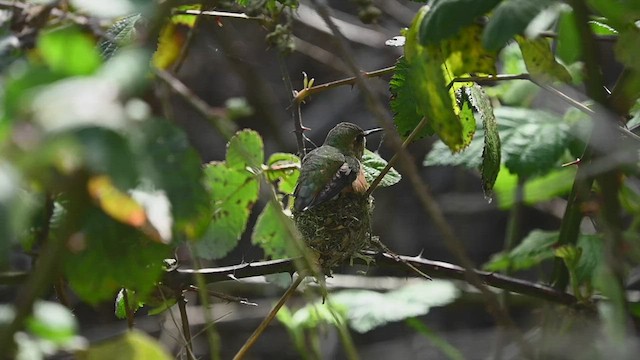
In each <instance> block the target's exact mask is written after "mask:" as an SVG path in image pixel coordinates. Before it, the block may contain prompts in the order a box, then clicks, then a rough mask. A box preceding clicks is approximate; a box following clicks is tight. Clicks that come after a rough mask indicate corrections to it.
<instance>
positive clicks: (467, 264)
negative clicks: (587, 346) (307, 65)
mask: <svg viewBox="0 0 640 360" xmlns="http://www.w3.org/2000/svg"><path fill="white" fill-rule="evenodd" d="M312 2H313V3H314V4H315V5H316V11H317V12H318V14H319V15H320V16H321V17H322V18H323V20H324V21H325V23H326V24H327V26H328V27H329V28H330V29H331V31H332V32H333V34H334V35H335V37H336V38H337V40H338V45H339V49H340V51H341V53H342V55H343V57H344V61H345V63H346V64H347V66H348V67H349V68H350V70H351V72H352V73H353V74H354V75H355V77H356V80H355V81H356V83H357V84H358V86H359V87H360V89H361V91H362V93H363V95H364V96H365V97H366V100H367V102H368V105H369V106H370V108H371V110H372V112H373V114H374V115H375V116H376V118H377V119H378V122H379V123H380V124H381V125H383V127H385V129H386V130H387V135H388V136H390V143H391V145H392V146H393V147H394V150H396V151H397V152H399V153H400V154H401V160H402V161H403V163H404V166H405V167H406V170H407V171H406V173H407V175H408V177H409V180H410V181H411V183H412V185H413V187H414V190H415V193H416V195H417V196H418V198H419V200H420V202H421V204H422V206H423V208H424V210H425V211H426V212H427V214H429V215H430V217H431V219H432V220H433V222H434V224H435V225H436V227H437V229H438V230H439V231H440V233H441V234H442V235H443V237H444V238H445V245H446V246H447V247H448V248H449V251H451V252H452V253H453V254H454V256H456V258H458V260H459V261H460V262H461V263H462V265H463V266H464V268H465V269H466V272H465V274H466V276H467V278H468V281H469V283H471V284H472V285H473V286H474V287H476V288H477V289H478V290H480V292H481V293H482V294H483V296H484V298H485V301H486V305H487V310H489V312H490V313H491V314H492V315H493V316H494V318H495V320H496V321H497V322H498V323H499V324H501V325H503V326H505V327H507V328H510V329H511V330H513V331H514V335H516V341H517V342H518V344H519V345H520V347H521V349H522V352H523V355H525V356H526V357H528V358H532V357H533V351H532V349H531V348H530V345H529V344H528V343H527V342H526V341H525V340H524V338H523V336H522V334H521V333H520V332H519V331H518V329H517V327H516V325H515V323H514V322H513V320H512V319H511V317H510V316H509V314H508V313H507V312H506V311H505V310H504V309H503V308H502V307H501V305H500V303H499V302H498V300H497V298H496V296H495V294H493V293H492V292H491V291H490V290H489V289H488V288H487V287H486V285H485V284H484V283H483V282H482V280H481V279H480V278H479V277H478V275H477V274H476V273H475V272H474V270H473V262H472V261H471V259H470V258H469V256H468V255H467V253H466V250H465V248H464V245H463V244H462V242H460V240H459V239H458V238H457V237H456V235H455V232H454V231H453V228H451V225H449V223H448V222H447V220H446V219H445V217H444V214H443V213H442V210H441V209H440V207H439V205H438V204H437V203H436V201H435V199H434V198H433V196H432V195H431V193H430V192H429V190H428V188H427V186H426V185H425V184H424V183H423V181H422V179H421V177H420V175H419V173H418V169H417V167H416V165H415V163H414V162H413V161H412V160H411V158H410V156H409V155H408V154H407V153H406V151H405V150H404V149H402V145H401V141H400V139H399V136H398V135H397V134H395V133H394V132H393V131H392V126H391V124H390V121H389V120H388V116H387V115H386V112H385V109H384V107H383V106H382V105H381V104H380V101H379V100H378V99H377V97H376V95H375V94H374V93H373V91H372V90H371V89H369V86H368V84H367V83H366V82H365V81H364V78H363V76H362V75H361V73H360V72H359V70H358V67H357V66H356V64H355V61H354V59H353V58H352V54H351V53H350V51H349V50H348V44H347V43H346V39H345V38H344V36H343V35H342V33H341V32H340V30H339V29H338V27H337V26H336V24H335V23H334V22H333V20H332V19H331V16H330V14H329V9H328V7H327V5H326V4H325V3H324V2H320V1H319V0H312Z"/></svg>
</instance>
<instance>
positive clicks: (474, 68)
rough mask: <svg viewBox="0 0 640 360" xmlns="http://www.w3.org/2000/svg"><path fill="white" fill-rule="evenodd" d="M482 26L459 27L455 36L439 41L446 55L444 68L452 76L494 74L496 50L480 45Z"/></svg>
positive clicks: (495, 71)
mask: <svg viewBox="0 0 640 360" xmlns="http://www.w3.org/2000/svg"><path fill="white" fill-rule="evenodd" d="M481 36H482V26H480V25H469V26H467V27H465V28H462V29H460V31H458V33H456V34H455V36H453V37H450V38H447V39H445V40H443V41H442V42H441V43H440V45H439V46H440V49H441V51H442V53H443V54H444V56H445V57H446V68H447V71H448V72H449V75H450V76H452V77H456V76H461V75H467V74H471V73H475V74H490V75H495V74H496V73H497V70H496V59H497V58H498V52H497V51H489V50H487V49H485V48H484V47H483V46H482V42H481Z"/></svg>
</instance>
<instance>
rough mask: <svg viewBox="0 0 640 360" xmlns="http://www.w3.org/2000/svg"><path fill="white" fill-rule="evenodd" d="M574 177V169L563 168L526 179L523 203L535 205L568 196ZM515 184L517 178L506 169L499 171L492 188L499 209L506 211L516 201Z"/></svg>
mask: <svg viewBox="0 0 640 360" xmlns="http://www.w3.org/2000/svg"><path fill="white" fill-rule="evenodd" d="M575 175H576V168H575V167H563V168H559V169H556V170H551V171H550V172H549V173H547V174H545V175H541V176H535V177H532V178H527V181H526V182H525V183H524V189H523V199H522V201H523V203H525V204H527V205H535V204H537V203H540V202H543V201H547V200H551V199H553V198H555V197H558V196H562V195H565V194H568V193H569V191H571V187H572V186H573V180H574V178H575ZM517 184H518V177H517V176H516V175H513V174H511V173H510V172H509V170H508V169H507V168H503V169H502V170H501V171H500V174H499V175H498V179H497V180H496V185H495V188H494V191H495V194H496V198H497V199H498V207H499V208H501V209H508V208H510V207H511V206H513V204H514V203H515V200H516V186H517Z"/></svg>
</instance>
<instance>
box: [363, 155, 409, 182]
mask: <svg viewBox="0 0 640 360" xmlns="http://www.w3.org/2000/svg"><path fill="white" fill-rule="evenodd" d="M362 166H363V169H364V175H365V177H366V178H367V182H368V183H371V182H373V180H375V179H376V178H377V177H378V176H379V175H380V172H381V171H382V169H384V168H385V166H387V161H386V160H385V159H383V158H381V157H380V155H378V154H376V153H374V152H372V151H370V150H369V149H365V151H364V155H363V156H362ZM401 179H402V176H400V173H398V172H397V171H396V170H395V169H394V168H391V169H389V172H388V173H387V174H386V175H385V176H384V177H383V178H382V181H380V184H379V185H378V186H380V187H387V186H391V185H395V184H397V183H398V182H399V181H400V180H401Z"/></svg>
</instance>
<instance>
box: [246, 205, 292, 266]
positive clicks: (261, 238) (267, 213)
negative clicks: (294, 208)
mask: <svg viewBox="0 0 640 360" xmlns="http://www.w3.org/2000/svg"><path fill="white" fill-rule="evenodd" d="M285 221H286V222H289V223H290V225H287V224H285ZM294 226H295V225H294V224H293V220H292V219H291V218H290V217H289V216H287V215H286V214H285V213H284V211H283V210H282V206H280V205H279V204H278V203H276V202H274V201H270V202H269V203H268V204H267V205H266V206H265V207H264V209H263V210H262V213H261V214H260V216H258V220H257V221H256V225H255V227H254V228H253V234H252V235H251V243H252V244H254V245H258V246H260V247H261V248H262V250H264V253H265V254H266V255H267V256H268V257H271V258H272V259H281V258H284V257H287V256H291V251H290V247H291V244H293V242H294V241H295V239H293V238H292V237H291V232H290V231H289V230H288V229H290V228H292V227H294Z"/></svg>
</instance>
